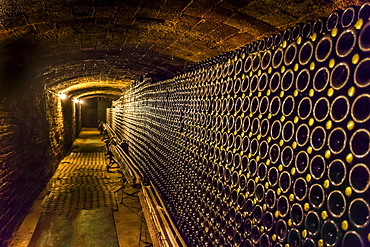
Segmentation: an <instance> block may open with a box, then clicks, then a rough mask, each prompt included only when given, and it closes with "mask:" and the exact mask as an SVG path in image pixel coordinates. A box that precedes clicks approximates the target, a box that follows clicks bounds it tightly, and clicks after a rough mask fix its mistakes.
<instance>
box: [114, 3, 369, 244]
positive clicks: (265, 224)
mask: <svg viewBox="0 0 370 247" xmlns="http://www.w3.org/2000/svg"><path fill="white" fill-rule="evenodd" d="M369 16H370V5H369V4H365V5H363V6H354V7H349V8H347V9H345V10H343V11H335V12H333V13H332V14H331V15H330V16H329V17H328V18H326V19H325V18H322V19H319V20H316V21H310V22H307V23H304V24H299V25H296V26H295V27H293V28H288V29H287V30H285V31H284V32H281V33H279V34H276V35H272V36H271V37H269V38H266V39H262V40H259V41H256V42H253V43H251V44H249V45H246V46H245V47H242V48H240V49H238V50H236V51H233V52H229V53H226V54H222V55H220V56H218V57H214V58H212V59H209V60H207V61H203V62H200V63H198V64H195V65H194V66H192V68H191V69H190V71H189V72H188V73H185V74H182V75H179V76H177V77H175V78H173V79H170V80H166V81H161V82H156V83H151V82H150V81H148V80H145V81H143V82H135V83H133V84H132V85H131V86H130V88H129V89H128V90H127V92H126V93H125V95H124V96H123V97H122V98H121V99H119V100H118V101H116V102H115V103H114V104H115V107H114V108H112V109H109V112H108V123H109V124H110V125H111V126H112V128H113V129H114V130H115V131H116V133H118V135H120V136H119V137H120V138H122V139H125V140H126V141H127V142H128V143H129V154H130V155H131V157H132V158H133V160H134V161H135V162H136V163H137V164H138V166H139V168H140V169H141V170H142V172H143V174H145V176H146V178H147V179H150V180H152V181H153V183H154V185H155V186H156V187H157V189H158V191H159V193H160V196H161V197H162V199H163V201H164V202H165V204H166V207H167V209H168V211H169V212H170V214H171V217H172V219H173V221H174V222H175V224H176V225H177V227H178V229H179V231H180V232H181V234H182V236H183V238H184V240H185V241H186V242H187V244H188V245H189V246H261V247H265V246H284V247H287V246H291V247H292V246H303V247H311V246H319V247H320V246H345V247H346V246H369V245H370V242H369V241H370V226H369V222H370V207H369V203H370V190H369V185H370V170H369V164H370V155H369V152H370V120H369V119H370V22H369Z"/></svg>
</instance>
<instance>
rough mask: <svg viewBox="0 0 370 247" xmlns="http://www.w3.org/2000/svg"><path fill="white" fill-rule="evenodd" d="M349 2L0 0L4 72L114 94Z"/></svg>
mask: <svg viewBox="0 0 370 247" xmlns="http://www.w3.org/2000/svg"><path fill="white" fill-rule="evenodd" d="M357 2H358V1H357ZM357 2H356V1H355V0H354V1H353V3H355V4H359V3H357ZM349 4H351V2H350V1H334V2H333V1H332V0H313V1H312V0H311V1H308V0H294V1H292V0H255V1H252V0H122V1H120V0H4V1H2V6H1V7H0V65H1V66H0V69H1V71H2V72H3V75H2V79H9V78H7V76H8V77H11V78H13V77H14V75H10V74H11V73H17V74H18V75H17V76H22V75H19V70H21V72H22V71H23V70H25V72H24V71H23V72H24V73H26V72H29V71H30V70H32V73H31V74H32V75H34V76H35V77H36V78H38V80H39V81H41V82H42V83H44V84H45V85H47V86H48V87H49V88H50V89H51V90H54V91H56V92H65V93H70V94H74V95H80V94H81V95H85V96H86V95H89V93H88V92H89V90H90V89H91V90H90V91H91V92H93V91H94V92H97V91H99V95H100V93H102V92H104V91H106V92H107V95H108V94H109V95H114V93H113V92H115V93H117V90H122V89H123V88H124V87H126V86H127V85H129V84H130V83H131V82H132V81H133V80H137V79H139V78H140V77H144V76H145V77H152V78H153V79H154V80H160V79H166V78H170V77H173V76H175V75H177V74H179V73H181V72H183V71H185V70H186V68H187V66H188V65H191V64H194V63H196V62H199V61H202V60H204V59H208V58H210V57H213V56H216V55H219V54H222V53H224V52H227V51H231V50H234V49H237V48H239V47H241V46H244V45H246V44H248V43H250V42H252V41H254V40H257V39H260V38H262V37H266V36H269V35H271V34H272V33H277V32H279V31H282V30H284V29H285V28H287V27H289V26H294V25H295V24H297V23H300V22H301V23H302V22H306V21H307V20H315V19H317V18H318V17H322V16H327V15H328V14H329V13H330V12H331V11H332V10H333V9H337V8H340V7H345V6H347V5H349ZM26 74H29V73H26ZM13 79H14V78H13ZM79 93H80V94H79Z"/></svg>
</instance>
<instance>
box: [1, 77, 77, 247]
mask: <svg viewBox="0 0 370 247" xmlns="http://www.w3.org/2000/svg"><path fill="white" fill-rule="evenodd" d="M19 80H21V79H19ZM19 83H22V82H19ZM9 84H11V82H8V85H9ZM4 85H6V83H4V82H3V84H1V88H2V89H3V90H2V91H1V96H0V143H1V144H0V246H7V245H8V242H9V240H10V239H11V237H12V234H13V232H14V231H15V230H16V229H17V228H18V227H19V225H20V224H21V223H22V221H23V218H24V217H25V215H26V214H27V212H28V210H29V209H30V207H31V205H32V203H33V201H34V200H35V198H36V197H37V196H38V195H39V193H40V192H41V190H42V189H43V188H44V186H45V184H46V183H47V181H48V180H49V178H50V177H51V175H52V174H53V173H54V171H55V169H56V167H57V165H58V164H59V162H60V160H61V159H62V158H63V156H64V155H65V154H66V152H67V151H68V150H69V147H70V145H71V143H72V141H73V139H74V137H75V135H76V127H75V120H74V119H75V114H76V109H75V107H74V105H73V103H72V102H71V101H70V100H64V101H61V99H60V98H59V97H58V96H57V95H55V94H52V93H51V92H48V91H45V90H44V88H43V87H40V86H35V85H32V83H31V82H30V81H28V84H26V83H25V84H23V86H21V84H18V85H17V87H16V88H14V89H11V88H9V87H8V89H7V90H5V89H4V88H5V87H4ZM5 92H6V95H5Z"/></svg>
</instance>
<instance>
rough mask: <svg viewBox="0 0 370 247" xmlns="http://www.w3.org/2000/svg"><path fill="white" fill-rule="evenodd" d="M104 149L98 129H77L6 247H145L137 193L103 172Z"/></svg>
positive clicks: (112, 173)
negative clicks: (60, 159)
mask: <svg viewBox="0 0 370 247" xmlns="http://www.w3.org/2000/svg"><path fill="white" fill-rule="evenodd" d="M104 146H105V143H104V142H103V141H102V140H101V135H100V133H99V131H98V130H97V129H95V128H83V129H82V130H81V132H80V134H79V136H78V137H77V138H76V140H75V141H74V143H73V145H72V148H71V150H70V153H69V154H68V155H67V156H66V157H65V158H63V160H62V161H61V163H60V164H59V166H58V168H57V170H56V172H55V173H54V175H53V176H52V178H51V179H50V181H49V183H48V184H47V186H46V188H45V189H44V191H43V192H42V193H41V195H40V197H39V199H38V200H36V203H35V204H34V205H33V207H32V209H31V210H30V212H29V214H28V215H27V216H26V218H25V220H24V222H23V224H22V225H21V227H20V229H19V230H18V231H17V232H16V234H15V237H14V239H13V241H12V242H11V244H10V246H13V247H19V246H29V247H49V246H71V247H72V246H76V247H77V246H78V247H83V246H109V247H118V246H149V244H150V243H151V240H150V236H149V233H148V229H147V226H146V223H145V219H144V217H143V215H142V209H141V206H140V202H139V198H138V195H137V193H139V191H138V190H137V189H133V188H132V187H130V185H129V184H127V183H125V184H123V183H122V174H121V173H117V172H116V171H117V169H114V168H113V169H110V170H109V172H107V162H109V160H108V158H107V156H106V151H105V147H104ZM122 186H124V187H122Z"/></svg>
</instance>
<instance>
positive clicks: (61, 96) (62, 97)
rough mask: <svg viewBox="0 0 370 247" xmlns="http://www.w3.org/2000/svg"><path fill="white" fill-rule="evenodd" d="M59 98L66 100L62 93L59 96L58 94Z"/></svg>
mask: <svg viewBox="0 0 370 247" xmlns="http://www.w3.org/2000/svg"><path fill="white" fill-rule="evenodd" d="M59 97H60V98H61V99H66V98H67V95H66V94H64V93H61V94H59Z"/></svg>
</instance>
